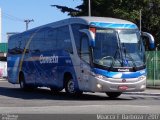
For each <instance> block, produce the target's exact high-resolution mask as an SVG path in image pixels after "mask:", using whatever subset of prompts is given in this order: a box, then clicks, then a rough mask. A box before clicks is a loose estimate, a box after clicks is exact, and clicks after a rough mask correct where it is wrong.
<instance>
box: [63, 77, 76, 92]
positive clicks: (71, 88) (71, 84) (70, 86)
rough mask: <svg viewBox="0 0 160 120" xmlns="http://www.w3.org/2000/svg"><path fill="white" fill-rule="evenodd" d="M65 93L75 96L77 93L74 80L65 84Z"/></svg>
mask: <svg viewBox="0 0 160 120" xmlns="http://www.w3.org/2000/svg"><path fill="white" fill-rule="evenodd" d="M65 91H66V93H68V94H75V93H76V91H75V89H74V82H73V80H72V79H69V80H67V81H66V83H65Z"/></svg>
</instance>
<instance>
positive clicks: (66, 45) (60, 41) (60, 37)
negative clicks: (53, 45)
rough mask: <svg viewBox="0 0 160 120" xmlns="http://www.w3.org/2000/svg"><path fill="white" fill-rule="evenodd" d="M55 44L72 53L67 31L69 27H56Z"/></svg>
mask: <svg viewBox="0 0 160 120" xmlns="http://www.w3.org/2000/svg"><path fill="white" fill-rule="evenodd" d="M57 32H58V33H57V45H58V48H59V49H62V50H65V51H67V52H69V53H73V49H72V43H71V37H70V33H69V27H68V26H63V27H60V28H57Z"/></svg>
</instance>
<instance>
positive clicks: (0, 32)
mask: <svg viewBox="0 0 160 120" xmlns="http://www.w3.org/2000/svg"><path fill="white" fill-rule="evenodd" d="M1 42H2V11H1V8H0V43H1Z"/></svg>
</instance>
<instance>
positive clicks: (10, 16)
mask: <svg viewBox="0 0 160 120" xmlns="http://www.w3.org/2000/svg"><path fill="white" fill-rule="evenodd" d="M2 17H3V18H6V19H9V20H12V21H17V22H24V20H23V19H21V18H18V17H15V16H13V15H10V14H8V13H6V12H2Z"/></svg>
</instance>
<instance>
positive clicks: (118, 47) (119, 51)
mask: <svg viewBox="0 0 160 120" xmlns="http://www.w3.org/2000/svg"><path fill="white" fill-rule="evenodd" d="M116 36H117V49H116V52H115V54H114V59H115V58H117V60H118V57H117V53H118V54H119V58H120V59H122V62H121V61H119V60H118V61H119V63H120V64H121V66H123V55H122V52H121V51H122V47H121V41H120V38H119V35H118V33H117V32H116ZM115 61H116V59H115ZM115 61H114V62H112V64H111V66H110V69H111V68H113V66H114V64H115Z"/></svg>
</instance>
